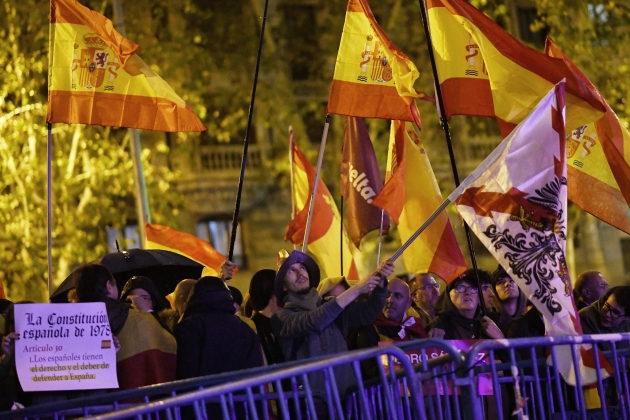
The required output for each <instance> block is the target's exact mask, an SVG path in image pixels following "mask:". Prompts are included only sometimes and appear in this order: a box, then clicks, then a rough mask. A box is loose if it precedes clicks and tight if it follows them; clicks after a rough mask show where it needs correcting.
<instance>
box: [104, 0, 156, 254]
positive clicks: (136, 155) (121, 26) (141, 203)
mask: <svg viewBox="0 0 630 420" xmlns="http://www.w3.org/2000/svg"><path fill="white" fill-rule="evenodd" d="M113 7H114V27H115V28H116V30H117V31H118V32H119V33H120V34H121V35H122V36H127V35H126V32H127V31H126V30H125V22H124V20H123V10H122V5H121V3H120V0H113ZM129 135H130V136H131V142H130V144H131V156H132V159H133V173H134V178H135V181H136V182H135V183H136V207H137V211H138V228H139V230H140V246H141V247H142V248H144V247H145V242H146V231H145V224H146V223H151V213H150V211H149V195H148V194H147V183H146V179H145V177H144V167H143V165H142V144H141V143H140V133H139V132H138V130H137V129H135V128H130V129H129Z"/></svg>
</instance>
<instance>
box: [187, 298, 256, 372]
mask: <svg viewBox="0 0 630 420" xmlns="http://www.w3.org/2000/svg"><path fill="white" fill-rule="evenodd" d="M175 338H176V339H177V379H186V378H194V377H197V376H205V375H212V374H215V373H223V372H229V371H234V370H240V369H248V368H252V367H257V366H262V365H263V358H262V351H261V348H260V341H259V339H258V336H257V335H256V333H255V332H254V331H253V330H252V329H251V328H250V327H249V326H248V325H247V324H246V323H244V322H243V321H242V320H241V319H239V318H238V317H237V316H236V315H234V305H233V300H232V295H231V294H230V291H229V290H228V289H227V287H226V288H223V289H212V288H209V289H204V290H201V291H195V293H194V294H193V295H192V296H191V298H190V300H189V302H188V306H187V307H186V311H185V312H184V316H183V317H182V320H181V321H180V323H179V324H177V326H176V327H175Z"/></svg>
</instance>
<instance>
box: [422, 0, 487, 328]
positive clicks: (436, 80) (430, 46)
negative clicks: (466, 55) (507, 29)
mask: <svg viewBox="0 0 630 420" xmlns="http://www.w3.org/2000/svg"><path fill="white" fill-rule="evenodd" d="M418 2H419V3H420V13H421V15H422V25H423V26H424V33H425V38H426V40H427V49H428V51H429V59H430V60H431V68H432V70H433V83H434V85H435V96H436V101H437V106H438V112H439V114H440V115H439V117H440V125H441V126H442V129H444V136H445V137H446V144H447V146H448V155H449V158H450V161H451V169H452V170H453V178H454V180H455V187H459V184H460V182H459V174H458V172H457V164H456V163H455V153H454V152H453V144H452V141H451V131H450V128H449V126H448V121H447V120H446V117H445V116H446V110H445V109H444V101H443V99H442V89H441V87H440V78H439V76H438V70H437V64H436V63H435V54H434V53H433V41H432V40H431V33H430V31H429V20H428V18H427V10H426V5H425V1H424V0H418ZM464 231H465V232H466V241H467V243H468V249H469V250H470V261H471V262H472V265H473V268H474V269H475V273H476V274H477V282H479V272H478V269H477V258H476V256H475V247H474V245H473V242H472V234H471V232H470V228H469V227H468V225H467V224H465V223H464ZM479 286H480V287H479V306H481V313H482V314H483V315H484V316H485V315H486V309H485V305H484V304H483V293H482V291H481V284H480V285H479Z"/></svg>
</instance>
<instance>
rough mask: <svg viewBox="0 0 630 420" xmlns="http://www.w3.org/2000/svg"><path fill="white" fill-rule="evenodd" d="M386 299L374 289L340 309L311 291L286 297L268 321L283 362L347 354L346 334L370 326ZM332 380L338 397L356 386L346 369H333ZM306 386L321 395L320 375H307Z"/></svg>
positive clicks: (323, 387) (323, 388)
mask: <svg viewBox="0 0 630 420" xmlns="http://www.w3.org/2000/svg"><path fill="white" fill-rule="evenodd" d="M386 299H387V287H376V288H375V289H374V290H373V291H372V293H371V294H370V297H369V298H368V299H367V300H355V301H354V302H352V303H350V304H349V305H348V306H347V307H346V308H342V307H341V306H339V304H338V303H337V300H336V298H335V297H331V298H328V299H326V300H323V299H322V298H321V297H320V296H319V293H318V292H317V289H315V288H311V290H310V291H309V293H308V294H304V295H298V294H292V293H290V294H288V295H286V296H285V297H284V307H283V308H280V309H278V310H277V311H276V313H275V314H273V316H272V317H271V326H272V328H273V331H274V333H275V335H276V337H278V339H279V340H280V345H281V346H282V351H283V353H284V357H285V360H287V361H290V360H302V359H308V358H311V357H317V356H323V355H333V354H337V353H343V352H346V351H348V345H347V343H346V339H347V337H348V331H349V330H350V329H354V328H358V327H360V326H362V325H367V324H369V323H371V322H372V321H373V320H374V319H375V318H376V317H378V315H379V314H380V313H381V312H382V311H383V307H384V306H385V300H386ZM335 378H336V379H337V389H338V390H339V394H340V395H341V396H342V397H343V396H344V395H345V393H346V391H347V389H348V387H349V386H351V385H354V384H355V382H356V380H355V376H354V372H353V370H352V366H350V365H344V366H340V367H338V368H336V369H335ZM309 382H310V385H311V389H312V390H313V392H314V393H319V394H323V395H325V393H326V382H325V379H324V375H323V373H319V372H318V373H313V374H310V375H309Z"/></svg>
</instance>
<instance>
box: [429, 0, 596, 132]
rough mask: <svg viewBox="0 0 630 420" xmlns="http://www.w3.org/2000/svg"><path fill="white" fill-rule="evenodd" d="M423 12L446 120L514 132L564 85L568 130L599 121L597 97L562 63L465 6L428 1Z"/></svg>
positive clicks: (450, 0) (457, 0)
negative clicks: (485, 120)
mask: <svg viewBox="0 0 630 420" xmlns="http://www.w3.org/2000/svg"><path fill="white" fill-rule="evenodd" d="M427 8H428V16H429V24H430V33H431V38H432V42H433V49H434V51H435V60H436V64H437V67H438V73H439V78H440V80H439V83H440V86H441V88H442V91H443V101H444V105H445V108H446V116H445V117H446V118H449V117H450V116H452V115H471V116H485V117H496V118H497V119H498V120H499V122H503V123H505V124H504V127H510V128H513V127H514V126H515V125H516V124H518V123H519V122H521V121H522V120H523V119H524V118H525V117H526V116H527V115H528V114H529V112H530V111H531V110H532V109H533V108H534V107H535V106H536V104H538V101H540V100H541V99H542V98H543V97H544V96H545V95H546V94H547V92H549V90H550V89H551V88H553V86H554V85H555V84H556V83H558V82H559V81H561V80H562V79H566V103H567V120H566V124H567V128H568V129H570V130H572V129H575V128H577V127H580V126H582V125H584V124H585V123H590V122H593V121H595V120H597V119H599V118H600V117H601V116H602V115H603V112H604V111H605V109H604V105H603V104H602V102H601V100H600V97H599V95H598V94H597V92H596V91H595V90H594V89H592V86H589V85H588V84H585V83H584V82H583V81H582V80H581V79H580V78H579V77H577V76H576V75H575V74H574V73H573V72H572V71H571V69H570V68H569V67H568V66H567V64H566V63H565V62H564V61H563V60H562V59H559V58H553V57H550V56H547V55H545V54H543V53H541V52H539V51H536V50H534V49H532V48H529V47H528V46H526V45H525V44H523V43H522V42H520V41H518V40H517V39H515V38H514V37H512V36H511V35H510V34H508V33H507V32H506V31H505V30H504V29H502V28H501V27H500V26H499V25H497V24H496V23H495V22H494V21H492V19H490V18H488V17H487V16H486V15H484V14H483V13H482V12H480V11H479V10H477V9H475V8H474V7H473V6H471V5H470V4H468V3H467V2H466V1H464V0H427ZM508 133H509V132H504V135H507V134H508Z"/></svg>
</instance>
